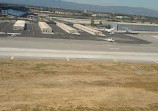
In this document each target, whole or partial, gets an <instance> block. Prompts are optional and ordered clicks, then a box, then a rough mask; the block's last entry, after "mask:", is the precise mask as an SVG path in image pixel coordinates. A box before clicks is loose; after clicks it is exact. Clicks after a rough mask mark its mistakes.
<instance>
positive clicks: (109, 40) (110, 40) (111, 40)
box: [103, 38, 115, 42]
mask: <svg viewBox="0 0 158 111" xmlns="http://www.w3.org/2000/svg"><path fill="white" fill-rule="evenodd" d="M103 40H105V41H108V42H115V40H113V39H112V38H110V39H103Z"/></svg>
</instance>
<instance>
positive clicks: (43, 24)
mask: <svg viewBox="0 0 158 111" xmlns="http://www.w3.org/2000/svg"><path fill="white" fill-rule="evenodd" d="M38 25H39V27H40V29H41V31H42V33H43V34H53V32H52V28H51V27H50V26H49V25H48V24H47V23H46V22H38Z"/></svg>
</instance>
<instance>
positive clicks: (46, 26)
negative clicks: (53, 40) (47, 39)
mask: <svg viewBox="0 0 158 111" xmlns="http://www.w3.org/2000/svg"><path fill="white" fill-rule="evenodd" d="M39 25H40V27H41V28H43V29H46V28H51V27H50V26H49V25H48V24H47V23H46V22H39Z"/></svg>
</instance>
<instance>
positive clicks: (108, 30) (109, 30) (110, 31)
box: [105, 27, 115, 34]
mask: <svg viewBox="0 0 158 111" xmlns="http://www.w3.org/2000/svg"><path fill="white" fill-rule="evenodd" d="M114 30H115V27H113V28H111V29H105V31H106V32H109V33H110V34H114Z"/></svg>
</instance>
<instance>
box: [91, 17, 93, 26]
mask: <svg viewBox="0 0 158 111" xmlns="http://www.w3.org/2000/svg"><path fill="white" fill-rule="evenodd" d="M91 26H94V18H92V19H91Z"/></svg>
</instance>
